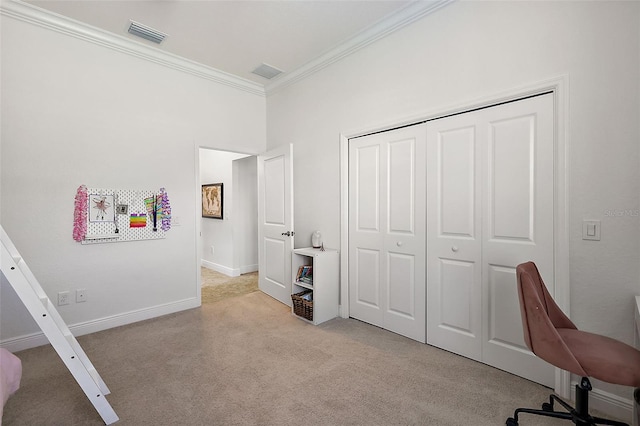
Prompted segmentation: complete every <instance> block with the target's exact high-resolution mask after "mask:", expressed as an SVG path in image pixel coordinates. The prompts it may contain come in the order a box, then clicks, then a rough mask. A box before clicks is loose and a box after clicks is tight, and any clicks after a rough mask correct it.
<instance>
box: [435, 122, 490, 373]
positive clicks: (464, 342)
mask: <svg viewBox="0 0 640 426" xmlns="http://www.w3.org/2000/svg"><path fill="white" fill-rule="evenodd" d="M478 128H479V120H478V118H477V116H476V115H467V114H464V115H456V116H453V117H449V118H445V119H441V120H435V121H432V122H429V123H427V206H428V207H427V283H428V284H427V301H428V303H427V315H428V316H427V343H429V344H430V345H434V346H438V347H440V348H444V349H446V350H448V351H451V352H454V353H457V354H460V355H464V356H466V357H468V358H471V359H475V360H477V361H480V360H481V358H482V311H481V310H482V305H481V303H480V301H481V300H482V292H481V288H482V229H481V223H480V212H481V207H482V206H481V199H480V197H479V196H478V195H479V192H480V188H481V185H480V182H481V176H482V171H481V168H480V160H481V157H480V155H481V152H480V149H479V147H478V143H479V141H478V139H479V135H478V131H479V130H478Z"/></svg>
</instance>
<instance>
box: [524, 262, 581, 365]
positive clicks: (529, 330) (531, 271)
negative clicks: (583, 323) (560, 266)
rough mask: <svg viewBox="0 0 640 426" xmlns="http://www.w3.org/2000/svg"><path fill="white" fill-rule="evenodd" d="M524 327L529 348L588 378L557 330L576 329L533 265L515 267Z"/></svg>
mask: <svg viewBox="0 0 640 426" xmlns="http://www.w3.org/2000/svg"><path fill="white" fill-rule="evenodd" d="M516 276H517V279H518V297H519V299H520V313H521V314H522V328H523V332H524V341H525V343H526V345H527V347H528V348H529V349H530V350H531V352H533V353H534V354H536V355H537V356H538V357H540V358H542V359H543V360H545V361H547V362H548V363H550V364H552V365H555V366H556V367H559V368H562V369H563V370H567V371H570V372H572V373H574V374H577V375H580V376H587V373H586V372H585V371H584V369H583V368H582V366H580V364H579V363H578V361H577V360H576V358H575V357H574V356H573V354H572V353H571V351H570V350H569V348H568V347H567V345H566V344H565V343H564V341H563V340H562V338H561V337H560V334H558V331H557V330H556V329H558V328H570V329H576V326H575V325H574V324H573V322H571V320H570V319H569V318H568V317H567V316H566V315H565V314H564V313H563V312H562V310H561V309H560V308H559V307H558V305H557V304H556V302H555V301H554V300H553V298H552V297H551V295H550V294H549V291H548V290H547V287H546V286H545V284H544V282H543V281H542V277H541V276H540V272H538V268H537V267H536V265H535V264H534V263H533V262H527V263H523V264H520V265H518V266H517V267H516Z"/></svg>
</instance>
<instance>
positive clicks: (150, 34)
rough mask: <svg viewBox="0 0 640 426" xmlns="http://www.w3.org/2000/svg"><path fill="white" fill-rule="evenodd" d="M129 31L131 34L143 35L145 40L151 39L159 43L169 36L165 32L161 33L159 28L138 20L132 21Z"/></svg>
mask: <svg viewBox="0 0 640 426" xmlns="http://www.w3.org/2000/svg"><path fill="white" fill-rule="evenodd" d="M127 31H128V32H129V34H133V35H135V36H138V37H142V38H143V39H145V40H149V41H152V42H154V43H158V44H160V43H162V40H164V39H165V38H167V35H166V34H165V33H161V32H160V31H158V30H154V29H153V28H150V27H147V26H146V25H142V24H141V23H139V22H136V21H130V23H129V29H128V30H127Z"/></svg>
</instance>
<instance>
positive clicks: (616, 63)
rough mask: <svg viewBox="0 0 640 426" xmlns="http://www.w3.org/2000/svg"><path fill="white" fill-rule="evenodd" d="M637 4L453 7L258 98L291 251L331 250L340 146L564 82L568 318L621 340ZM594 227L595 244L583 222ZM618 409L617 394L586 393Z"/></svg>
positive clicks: (627, 274) (633, 187)
mask: <svg viewBox="0 0 640 426" xmlns="http://www.w3.org/2000/svg"><path fill="white" fill-rule="evenodd" d="M639 32H640V3H639V2H562V1H558V2H481V1H473V2H471V1H460V2H455V3H452V4H450V5H448V6H447V7H445V8H442V9H440V10H439V11H437V12H436V13H435V14H433V15H431V16H427V17H426V18H424V19H422V20H420V21H418V22H416V23H414V24H412V25H410V26H409V27H406V28H404V29H402V30H400V31H398V32H396V33H394V34H392V35H390V36H388V37H386V38H384V39H382V40H380V41H378V42H376V43H374V44H372V45H370V46H368V47H367V48H365V49H363V50H360V51H358V52H357V53H356V54H354V55H352V56H349V57H347V58H346V59H344V60H341V61H339V62H336V63H334V64H332V65H331V66H329V67H327V68H325V69H324V70H322V71H321V72H319V73H317V74H315V75H313V76H312V77H310V78H308V79H306V80H303V81H301V82H299V83H297V84H295V85H292V86H289V87H286V88H283V89H281V90H278V91H276V92H275V93H273V94H270V95H269V96H268V98H267V111H268V120H267V139H268V142H267V144H268V148H269V149H272V148H274V147H276V146H278V145H280V144H287V143H293V144H294V168H295V170H294V176H295V189H294V193H295V219H296V246H303V245H307V244H308V236H309V235H310V234H311V232H312V231H313V230H315V229H318V230H320V231H321V232H322V234H323V238H324V241H325V246H327V247H339V244H340V199H339V197H338V194H339V193H340V169H339V166H340V152H339V147H340V145H339V134H340V133H349V132H352V131H356V130H364V129H371V128H375V127H378V126H380V125H383V124H384V125H386V124H390V123H394V122H401V121H404V120H406V119H408V118H411V117H417V116H421V115H428V114H431V113H435V112H438V111H445V110H448V109H449V108H450V107H453V106H456V105H463V104H467V103H470V102H472V101H474V100H477V99H485V98H487V97H490V96H492V95H495V94H501V93H503V92H505V91H509V90H512V89H514V88H517V87H522V86H527V85H531V84H533V83H536V82H539V81H543V80H548V79H551V78H556V77H560V76H566V79H567V81H568V83H569V84H568V100H569V116H568V117H567V118H568V123H567V124H568V144H569V153H568V155H569V157H568V164H567V166H568V168H569V188H568V191H569V200H568V202H569V215H570V216H569V222H570V223H569V225H570V276H571V285H570V288H571V301H570V305H571V313H570V315H571V318H572V319H573V320H574V321H575V322H576V324H577V325H578V326H579V327H581V328H584V329H586V330H589V331H592V332H596V333H603V334H606V335H608V336H611V337H614V338H617V339H621V340H623V341H625V342H628V343H632V342H633V328H632V325H633V317H632V312H633V311H632V303H633V302H632V295H634V294H637V293H638V288H639V287H638V281H639V277H640V270H639V263H640V262H638V260H639V259H640V248H639V242H640V223H639V217H638V216H637V215H627V214H623V215H622V216H610V215H607V212H610V211H636V212H637V209H638V208H639V207H640V202H639V194H640V191H639V189H640V188H639V184H640V174H639V172H638V164H639V161H640V159H639V149H638V148H639V141H640V129H639V126H638V118H639V117H640V90H639V81H640V79H639V78H638V77H639V75H640V69H639V65H640V55H639V53H640V48H639V44H640V34H639ZM583 219H597V220H601V221H602V240H601V241H600V242H593V241H583V240H582V239H581V232H582V228H581V227H582V225H581V223H582V220H583ZM598 386H599V387H600V388H605V389H610V390H612V391H613V392H615V393H617V394H619V395H624V396H625V398H628V396H629V395H628V389H625V388H618V387H611V386H604V385H602V384H599V385H598Z"/></svg>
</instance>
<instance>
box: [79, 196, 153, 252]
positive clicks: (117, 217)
mask: <svg viewBox="0 0 640 426" xmlns="http://www.w3.org/2000/svg"><path fill="white" fill-rule="evenodd" d="M87 194H88V198H89V201H88V213H87V235H86V236H85V238H84V240H83V241H82V244H100V243H114V242H121V241H136V240H157V239H160V238H164V237H165V231H163V230H162V229H161V225H162V216H161V214H160V213H158V214H157V216H156V230H155V231H154V230H153V229H154V227H153V215H152V214H151V213H149V212H148V210H147V206H146V205H145V199H151V200H153V197H154V196H159V195H160V191H152V190H136V189H104V188H102V189H101V188H87ZM118 206H126V213H123V212H118V211H117V207H118ZM132 215H135V218H138V219H140V218H144V219H145V220H146V225H144V226H141V227H132V226H131V224H132V220H131V219H132ZM133 222H135V220H134V221H133ZM116 229H117V230H118V232H116Z"/></svg>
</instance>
